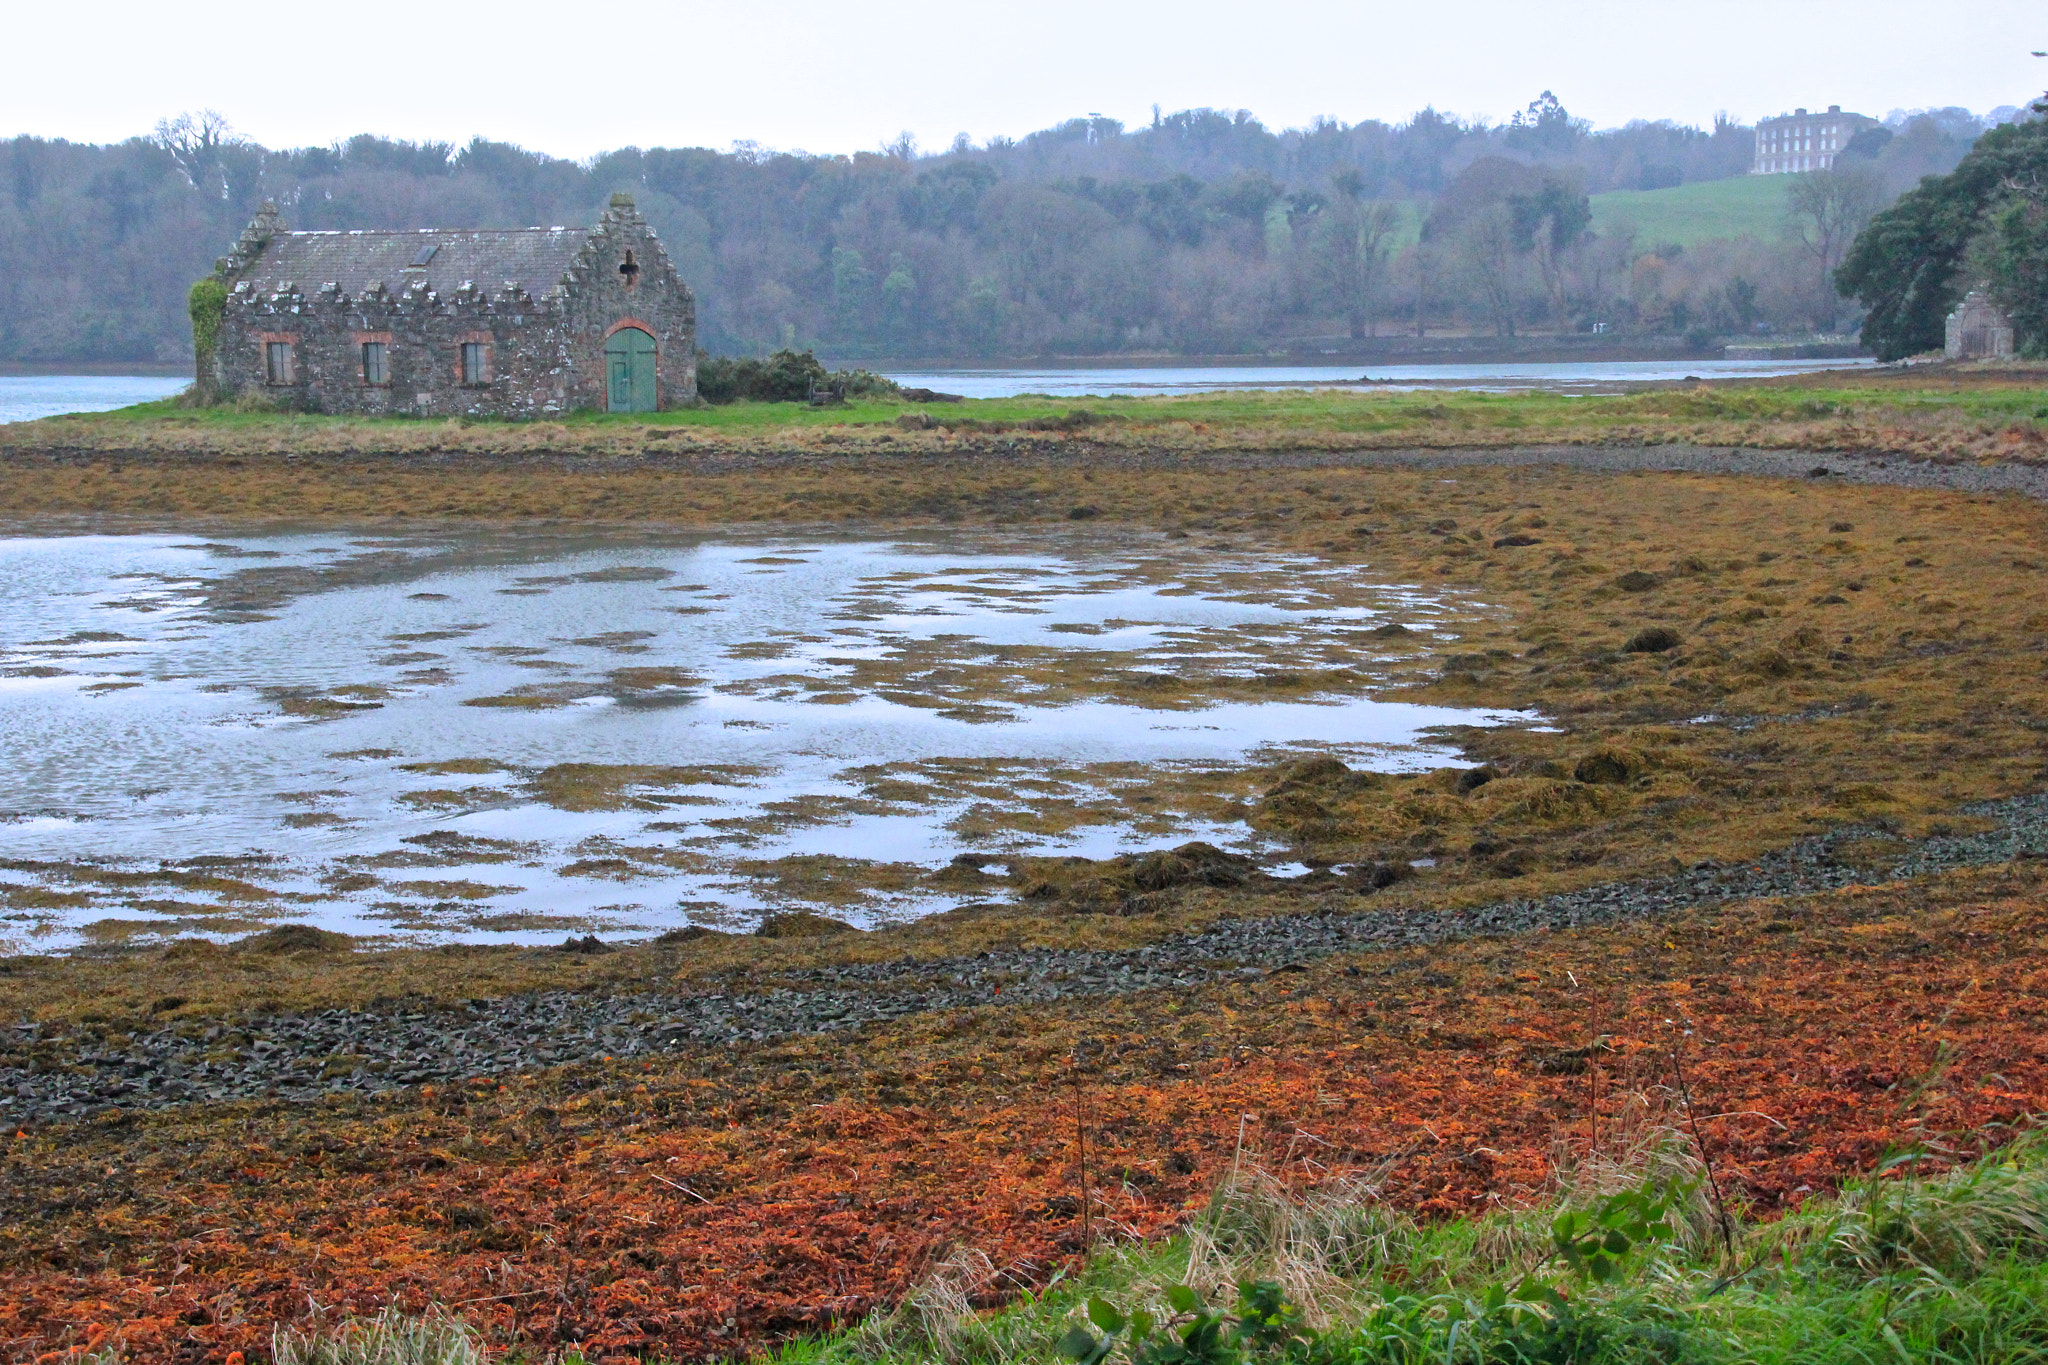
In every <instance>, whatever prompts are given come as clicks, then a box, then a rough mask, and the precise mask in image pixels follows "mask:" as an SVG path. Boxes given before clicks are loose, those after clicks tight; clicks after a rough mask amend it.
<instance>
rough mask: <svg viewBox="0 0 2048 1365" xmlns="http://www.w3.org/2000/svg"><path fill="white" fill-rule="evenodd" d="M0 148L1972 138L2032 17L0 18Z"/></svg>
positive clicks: (1929, 13) (489, 3) (1218, 7)
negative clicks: (1373, 135)
mask: <svg viewBox="0 0 2048 1365" xmlns="http://www.w3.org/2000/svg"><path fill="white" fill-rule="evenodd" d="M0 36H4V38H5V43H4V46H0V53H4V54H5V56H6V61H5V72H6V74H5V77H4V79H0V135H11V134H15V133H34V134H39V135H42V136H46V137H67V138H72V139H76V140H83V141H112V140H117V139H120V138H123V137H128V136H132V135H135V134H138V133H146V132H147V131H149V129H150V127H151V126H152V125H153V124H154V123H155V122H156V120H157V119H158V118H160V117H163V116H165V115H167V114H175V113H177V112H179V111H181V110H187V109H194V110H196V109H202V108H213V109H217V110H219V111H220V112H221V113H223V114H225V115H226V116H227V118H228V120H229V121H230V122H231V123H232V124H234V126H235V127H236V128H238V129H239V130H241V131H242V132H244V133H246V134H248V135H249V136H251V137H254V138H256V139H257V140H258V141H260V142H263V143H265V144H267V145H269V146H273V147H281V146H302V145H307V144H324V143H328V142H332V141H335V140H337V139H340V138H344V137H347V136H349V135H350V134H353V133H358V132H374V133H383V134H387V135H391V136H395V137H405V138H413V139H420V138H439V139H445V140H449V141H454V142H465V141H467V140H468V139H469V138H470V137H472V136H474V135H478V134H481V135H483V136H487V137H491V138H497V139H501V140H505V141H511V142H517V143H521V144H523V145H525V146H528V147H532V148H535V149H537V150H541V151H547V152H552V153H555V154H557V155H561V156H571V157H585V156H589V155H590V154H592V153H594V152H597V151H602V150H606V149H609V148H613V147H620V146H627V145H639V146H645V147H652V146H672V147H676V146H710V147H719V148H723V147H726V146H728V145H729V144H731V143H732V142H734V141H736V140H740V139H747V140H752V141H755V142H759V143H762V144H764V145H766V146H770V147H776V148H785V149H787V148H803V149H806V150H810V151H817V152H846V151H857V150H863V149H872V148H874V147H876V146H878V145H880V144H882V143H883V142H885V141H888V140H889V139H891V138H893V137H894V136H895V135H896V134H897V133H898V132H900V131H906V130H907V131H909V132H910V133H912V134H913V135H915V137H916V138H917V139H918V141H919V142H920V143H921V144H923V145H924V146H925V147H927V148H936V147H941V146H944V145H945V144H946V143H947V142H949V141H951V140H952V138H953V136H954V134H956V133H960V132H965V133H967V134H968V135H969V136H970V137H971V138H973V139H974V140H975V141H977V142H980V141H984V140H986V139H987V138H988V137H990V136H991V135H996V134H1001V135H1005V136H1011V137H1015V136H1020V135H1022V134H1024V133H1028V132H1031V131H1033V130H1034V129H1038V128H1043V127H1046V126H1048V125H1050V124H1053V123H1057V122H1059V121H1061V120H1064V119H1067V118H1072V117H1075V116H1077V115H1082V114H1088V113H1094V112H1100V113H1103V114H1106V115H1108V116H1110V117H1112V118H1119V119H1122V120H1124V121H1125V122H1126V123H1127V124H1138V123H1143V122H1146V121H1148V120H1149V119H1150V117H1151V108H1152V106H1153V104H1155V103H1157V104H1158V105H1160V106H1161V107H1162V108H1163V109H1165V110H1166V111H1168V112H1172V111H1173V110H1176V109H1183V108H1189V107H1193V106H1197V105H1210V106H1214V107H1217V108H1225V109H1236V108H1245V109H1249V110H1251V111H1252V112H1253V113H1254V114H1256V115H1257V116H1258V117H1259V118H1260V119H1261V120H1263V121H1264V122H1265V123H1266V124H1267V125H1268V126H1269V127H1274V128H1280V127H1293V126H1299V125H1302V124H1306V123H1308V122H1309V121H1310V120H1312V119H1314V118H1315V117H1317V116H1318V115H1329V116H1331V117H1334V118H1338V119H1341V120H1343V121H1344V122H1346V123H1355V122H1357V121H1359V120H1361V119H1367V118H1380V119H1387V120H1389V121H1394V120H1399V119H1402V118H1404V117H1406V116H1407V115H1408V114H1410V113H1412V112H1413V111H1415V110H1416V109H1419V108H1421V107H1422V106H1423V105H1425V104H1433V105H1435V106H1436V107H1437V108H1438V109H1441V110H1446V111H1450V112H1454V113H1457V114H1461V115H1464V116H1466V117H1475V116H1483V117H1486V118H1489V119H1494V120H1500V119H1504V118H1506V117H1507V116H1508V115H1509V114H1511V113H1512V112H1513V111H1514V110H1516V109H1517V108H1519V107H1521V106H1522V105H1524V104H1526V103H1527V102H1528V101H1529V100H1530V99H1532V98H1533V97H1535V96H1536V95H1537V93H1538V92H1540V91H1542V90H1544V89H1546V88H1547V89H1551V90H1555V91H1556V92H1557V94H1558V97H1559V98H1560V99H1562V100H1563V101H1564V103H1565V105H1566V107H1568V108H1569V109H1570V110H1571V111H1572V112H1573V113H1574V114H1577V115H1580V116H1582V117H1586V118H1590V119H1592V120H1593V122H1594V123H1595V124H1596V125H1598V126H1601V127H1606V126H1610V125H1613V124H1616V123H1620V122H1623V121H1626V120H1627V119H1630V118H1671V119H1677V120H1680V121H1682V122H1688V123H1705V122H1707V121H1709V120H1711V119H1712V118H1713V116H1714V114H1715V112H1716V111H1717V110H1727V111H1729V112H1730V113H1733V114H1735V115H1736V116H1738V117H1740V118H1743V119H1754V118H1757V117H1760V116H1767V115H1770V114H1775V113H1780V112H1784V111H1787V110H1789V109H1791V108H1792V107H1793V106H1795V105H1807V106H1811V107H1825V106H1827V105H1829V104H1835V103H1839V104H1841V105H1842V106H1843V107H1844V108H1847V109H1852V110H1856V111H1858V112H1862V113H1869V114H1878V115H1882V114H1884V113H1885V112H1886V111H1888V110H1891V109H1895V108H1914V107H1921V106H1931V105H1950V104H1959V105H1963V106H1965V107H1967V108H1970V109H1973V110H1976V111H1978V112H1980V113H1981V112H1983V111H1985V110H1988V109H1991V108H1993V107H1995V106H1998V105H2006V104H2018V103H2023V102H2024V101H2025V100H2027V99H2028V98H2030V97H2032V96H2034V95H2037V94H2039V93H2040V92H2041V91H2042V89H2043V88H2044V87H2048V61H2043V60H2040V59H2036V58H2033V57H2030V56H2029V55H2028V53H2029V51H2030V50H2032V49H2037V48H2048V4H2043V3H2042V0H1941V2H1940V3H1929V0H1857V2H1856V3H1853V4H1851V3H1841V2H1840V0H1714V2H1713V3H1708V2H1707V0H1687V2H1686V3H1679V2H1678V0H1629V2H1628V3H1615V2H1613V0H1575V2H1572V3H1563V2H1561V0H1437V3H1417V2H1416V0H1400V2H1399V3H1382V0H1349V2H1348V3H1346V2H1345V0H1264V2H1263V3H1260V2H1259V0H1231V2H1230V3H1218V2H1217V0H1174V2H1173V3H1156V2H1155V0H1028V2H1026V0H828V2H825V3H818V2H815V0H755V2H754V3H737V2H735V0H642V2H641V3H638V4H632V5H620V6H598V5H590V6H576V5H565V4H562V3H559V0H556V2H555V3H546V4H543V3H539V2H538V0H481V3H471V4H468V5H456V6H454V7H452V8H451V7H447V6H445V5H442V6H436V7H434V8H432V9H429V8H428V7H427V6H424V5H419V4H417V3H414V4H405V3H400V4H395V5H378V4H372V5H367V6H366V5H361V4H343V3H337V2H336V0H314V2H313V3H304V2H303V0H286V2H285V3H282V4H275V5H258V6H253V7H252V6H246V5H245V6H241V7H235V8H229V7H225V6H206V7H195V6H190V5H171V4H167V3H164V0H96V3H95V4H94V5H93V6H92V7H91V8H90V10H82V9H80V8H78V7H76V6H71V5H53V4H48V3H40V4H31V3H30V0H0Z"/></svg>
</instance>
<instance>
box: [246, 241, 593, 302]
mask: <svg viewBox="0 0 2048 1365" xmlns="http://www.w3.org/2000/svg"><path fill="white" fill-rule="evenodd" d="M588 240H590V229H589V228H567V227H544V228H541V227H534V228H421V229H419V230H417V231H406V232H281V233H278V234H277V235H276V236H274V237H272V238H271V239H270V244H269V245H268V246H267V247H265V248H264V250H263V254H262V255H260V256H258V257H257V258H256V259H255V261H254V262H253V263H251V264H250V265H249V266H248V267H247V268H246V270H245V272H243V273H240V274H239V275H238V276H237V278H238V279H242V280H247V281H248V282H249V285H250V288H252V289H253V290H255V291H256V292H258V293H269V292H271V291H273V290H275V289H277V288H279V287H280V286H282V285H286V284H291V285H296V286H297V287H298V290H299V292H300V293H302V294H312V293H315V292H317V291H318V290H319V289H321V288H322V287H323V286H325V285H326V284H328V283H329V282H332V283H335V284H339V285H340V286H341V289H342V292H343V293H344V294H347V295H348V296H350V297H351V298H360V297H361V296H362V295H363V294H365V293H367V292H369V289H370V286H371V285H373V284H375V283H376V282H377V281H379V280H382V281H383V282H384V285H385V287H386V288H387V289H389V290H391V292H392V293H394V294H396V293H401V292H403V291H404V290H405V289H407V288H409V287H410V286H411V285H412V284H413V282H414V281H416V280H418V279H420V278H422V277H424V278H425V279H426V281H427V288H429V289H432V290H434V291H435V292H436V293H440V294H449V293H452V292H454V291H455V290H456V289H457V288H459V287H460V286H461V285H463V284H465V283H471V284H474V285H476V287H477V288H479V289H481V290H484V291H485V292H486V293H491V294H495V293H497V292H498V291H499V290H500V289H502V288H504V286H505V284H506V282H507V281H510V282H512V283H516V284H517V285H518V286H519V287H520V288H522V289H524V290H525V291H526V292H527V293H529V294H532V295H534V296H536V297H538V296H539V295H541V294H545V293H546V292H548V291H549V290H550V289H553V288H554V287H555V286H556V285H557V284H559V283H561V279H562V272H563V271H565V270H567V269H568V268H569V266H570V265H571V263H573V262H574V260H575V259H576V253H577V252H579V251H581V250H582V249H583V244H584V243H585V242H587V241H588ZM427 247H433V248H434V251H433V253H432V255H431V256H429V257H428V258H427V263H426V265H425V266H423V267H420V268H417V269H411V268H408V267H410V266H411V265H412V263H413V262H414V261H415V260H418V259H419V258H420V257H421V255H422V254H423V252H424V249H425V248H427Z"/></svg>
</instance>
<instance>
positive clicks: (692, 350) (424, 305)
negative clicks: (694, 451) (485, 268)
mask: <svg viewBox="0 0 2048 1365" xmlns="http://www.w3.org/2000/svg"><path fill="white" fill-rule="evenodd" d="M262 223H263V220H262V219H260V218H259V219H258V222H257V224H255V225H252V230H251V233H250V234H245V236H244V238H243V242H242V244H241V245H240V246H238V248H237V254H236V255H235V256H233V257H229V258H227V259H226V260H224V261H223V267H224V270H223V274H224V281H223V282H224V283H225V284H226V285H227V288H228V300H227V304H226V308H225V313H224V316H223V319H222V325H221V329H220V340H219V344H218V346H217V348H216V350H215V358H214V374H215V379H216V387H217V390H218V392H219V393H220V394H221V395H222V396H223V397H227V398H234V397H237V396H241V395H246V394H260V395H263V396H265V397H267V398H269V399H270V400H271V401H273V402H275V403H276V404H277V405H278V406H279V407H282V408H288V409H291V410H295V411H302V412H327V413H352V414H356V413H359V414H402V415H407V416H420V417H455V416H472V417H514V418H530V417H547V416H555V415H559V414H562V413H565V412H571V411H576V410H578V409H597V410H602V409H603V408H604V407H605V405H606V362H605V355H604V347H605V341H606V339H607V338H608V336H609V335H610V334H611V332H612V331H614V330H616V329H617V328H618V327H619V326H620V325H638V326H641V327H644V328H645V329H646V330H647V331H648V332H650V333H652V334H653V336H654V338H655V345H656V385H657V405H658V406H659V407H662V408H674V407H688V406H691V405H693V404H694V403H695V402H696V398H697V367H696V302H695V299H694V298H693V297H692V296H691V294H690V291H689V289H688V287H687V286H685V285H684V284H683V282H682V280H681V279H680V278H679V277H678V276H677V275H676V273H675V269H674V267H673V265H672V264H671V263H670V262H669V259H668V255H667V253H666V252H665V251H664V250H663V249H662V247H661V243H660V242H659V241H658V240H657V239H656V238H655V236H654V233H653V232H652V231H651V230H650V229H649V228H648V226H647V224H646V222H645V221H644V220H642V219H641V217H640V215H639V213H638V212H637V211H636V210H635V209H634V208H633V206H632V203H631V201H630V200H625V199H624V197H623V196H614V201H613V204H612V206H611V207H610V208H609V209H608V210H606V212H605V214H604V217H603V219H602V220H601V221H600V222H599V224H598V226H597V227H596V228H594V229H593V230H592V231H591V234H590V236H589V238H588V239H587V240H586V241H585V243H584V246H583V248H582V250H581V251H579V252H578V253H577V255H576V257H575V259H574V261H573V262H572V263H571V264H570V266H569V268H568V269H567V270H565V271H564V273H563V276H562V279H561V281H560V282H559V283H558V284H557V285H556V286H555V287H554V288H552V289H549V290H547V291H546V292H545V293H543V294H542V295H541V296H540V297H538V298H536V297H534V296H532V295H530V294H528V293H526V292H525V291H524V290H521V289H518V288H505V287H502V286H501V287H500V288H498V289H497V290H496V291H495V292H494V291H492V290H489V289H486V288H480V287H470V286H464V287H460V288H457V289H455V290H453V291H451V292H449V293H446V294H443V293H440V292H437V291H434V290H430V289H428V288H427V286H426V284H425V282H424V281H421V282H418V283H415V284H413V285H411V286H410V287H407V288H404V289H403V290H401V291H398V292H392V291H390V290H388V289H386V288H385V287H384V286H383V285H381V284H380V285H377V286H374V287H373V288H371V289H370V290H368V291H367V292H366V293H364V294H363V295H362V296H360V297H355V298H351V297H348V296H347V295H345V294H344V293H342V292H341V291H340V290H339V289H338V288H337V289H326V288H323V287H322V286H321V285H320V284H317V283H316V284H311V285H310V286H309V285H306V284H304V283H299V284H297V285H296V286H295V287H294V288H293V289H292V290H290V291H289V292H283V291H279V292H273V293H265V294H259V293H258V292H256V291H255V290H254V289H252V288H251V286H250V285H249V283H248V282H247V281H245V280H238V279H237V278H236V276H237V275H238V274H243V273H247V271H248V269H249V268H250V267H251V266H252V265H253V264H254V262H255V260H256V259H257V257H258V255H259V253H260V252H261V250H262V248H263V246H264V245H267V240H266V239H265V236H264V233H263V230H262ZM629 250H630V251H631V252H632V253H633V264H635V265H636V266H637V267H638V268H637V270H635V271H632V272H630V273H626V274H622V273H621V272H620V270H619V267H620V265H622V264H624V263H625V256H626V252H627V251H629ZM307 288H310V289H311V290H312V291H313V292H312V293H310V294H309V293H307V292H306V290H307ZM272 341H285V342H289V343H290V344H291V346H292V357H293V362H294V364H293V369H294V373H293V375H292V379H291V382H289V383H283V384H275V383H272V382H270V379H269V374H268V368H267V354H266V345H267V343H269V342H272ZM366 341H382V342H384V343H385V355H386V359H387V363H388V366H389V382H388V383H385V384H381V385H372V384H368V383H365V382H364V377H363V361H362V345H363V343H364V342H366ZM469 341H476V342H482V343H484V344H485V346H486V347H487V352H486V355H487V364H486V374H485V379H484V382H483V383H482V384H476V385H470V384H465V383H464V382H463V376H462V343H464V342H469Z"/></svg>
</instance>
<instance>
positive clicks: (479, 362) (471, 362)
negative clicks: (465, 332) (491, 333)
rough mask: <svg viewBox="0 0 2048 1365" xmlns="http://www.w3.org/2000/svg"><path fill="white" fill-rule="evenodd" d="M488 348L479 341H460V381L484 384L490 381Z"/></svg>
mask: <svg viewBox="0 0 2048 1365" xmlns="http://www.w3.org/2000/svg"><path fill="white" fill-rule="evenodd" d="M488 362H489V348H488V347H486V346H485V344H484V343H483V342H481V341H465V342H463V343H462V382H463V383H465V384H484V383H488V382H489V381H490V377H491V376H490V369H489V363H488Z"/></svg>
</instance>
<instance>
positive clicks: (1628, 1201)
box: [1550, 1182, 1691, 1284]
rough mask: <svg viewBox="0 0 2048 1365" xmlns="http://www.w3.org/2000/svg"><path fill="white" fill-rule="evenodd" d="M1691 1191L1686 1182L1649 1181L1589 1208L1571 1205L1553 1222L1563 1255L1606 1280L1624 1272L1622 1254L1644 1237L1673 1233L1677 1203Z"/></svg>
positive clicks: (1586, 1273) (1597, 1279) (1579, 1269)
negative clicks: (1576, 1207)
mask: <svg viewBox="0 0 2048 1365" xmlns="http://www.w3.org/2000/svg"><path fill="white" fill-rule="evenodd" d="M1690 1193H1691V1188H1690V1186H1689V1185H1688V1184H1686V1183H1685V1182H1676V1183H1673V1184H1666V1185H1659V1184H1654V1183H1653V1184H1646V1185H1644V1186H1643V1187H1641V1188H1640V1189H1634V1190H1623V1191H1622V1192H1621V1193H1619V1194H1611V1195H1608V1196H1607V1197H1606V1198H1605V1199H1603V1200H1601V1201H1600V1202H1599V1203H1597V1204H1595V1205H1593V1207H1591V1208H1588V1209H1566V1210H1565V1211H1564V1212H1562V1213H1560V1214H1558V1215H1557V1217H1556V1218H1555V1219H1553V1220H1552V1221H1551V1224H1550V1235H1551V1239H1552V1240H1553V1241H1554V1242H1555V1243H1556V1245H1557V1258H1558V1259H1559V1260H1561V1261H1563V1262H1564V1263H1565V1264H1566V1265H1567V1266H1570V1267H1571V1269H1572V1270H1573V1272H1574V1273H1576V1274H1578V1275H1581V1276H1583V1277H1584V1278H1586V1279H1589V1280H1592V1281H1593V1282H1594V1283H1596V1284H1606V1283H1607V1282H1609V1281H1610V1280H1612V1279H1614V1278H1615V1277H1616V1276H1617V1275H1619V1274H1620V1273H1621V1266H1622V1259H1623V1258H1624V1257H1626V1256H1627V1255H1628V1254H1629V1253H1630V1252H1631V1251H1633V1250H1634V1249H1635V1248H1636V1247H1638V1246H1639V1245H1641V1244H1642V1243H1643V1242H1645V1241H1648V1240H1650V1239H1651V1238H1656V1239H1658V1240H1660V1241H1662V1240H1668V1239H1669V1238H1670V1236H1671V1223H1670V1217H1669V1215H1670V1213H1671V1208H1672V1205H1674V1204H1676V1203H1677V1202H1678V1201H1679V1200H1681V1199H1683V1198H1684V1197H1685V1196H1686V1195H1688V1194H1690Z"/></svg>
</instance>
